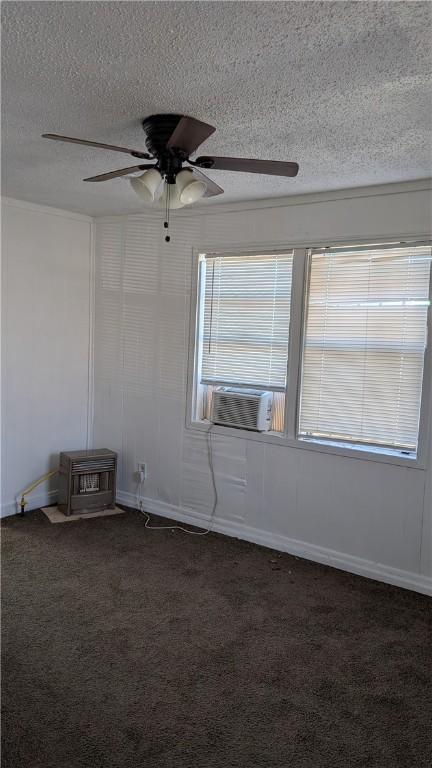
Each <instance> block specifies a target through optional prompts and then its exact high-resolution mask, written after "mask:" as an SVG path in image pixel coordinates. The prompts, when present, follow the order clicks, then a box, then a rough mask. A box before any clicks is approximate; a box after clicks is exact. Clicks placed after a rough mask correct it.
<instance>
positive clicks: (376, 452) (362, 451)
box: [186, 420, 425, 470]
mask: <svg viewBox="0 0 432 768" xmlns="http://www.w3.org/2000/svg"><path fill="white" fill-rule="evenodd" d="M210 426H211V432H212V435H224V436H225V437H235V438H240V439H242V440H253V441H255V442H259V443H272V444H273V445H281V446H284V447H286V448H296V449H300V450H306V451H315V452H316V453H327V454H333V455H335V456H343V457H346V458H349V459H357V460H361V461H374V462H377V463H380V464H393V465H395V466H399V467H405V468H406V469H420V470H424V469H425V465H424V463H423V462H420V461H419V459H418V457H416V456H414V455H411V456H403V455H401V453H400V451H396V450H392V449H384V448H378V447H371V446H363V445H350V444H347V443H342V442H333V441H332V442H330V441H324V440H317V439H311V438H293V437H288V436H286V435H282V434H280V433H278V432H252V431H249V430H247V429H234V428H232V427H222V426H219V425H217V424H214V425H213V426H212V425H211V424H210V422H209V421H206V420H205V421H204V420H203V421H192V422H190V423H188V424H187V425H186V428H187V429H190V430H192V431H196V432H201V433H203V432H208V430H209V429H210Z"/></svg>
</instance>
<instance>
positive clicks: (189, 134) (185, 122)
mask: <svg viewBox="0 0 432 768" xmlns="http://www.w3.org/2000/svg"><path fill="white" fill-rule="evenodd" d="M215 130H216V128H214V127H213V126H212V125H209V124H208V123H202V122H201V120H195V118H194V117H182V118H181V119H180V120H179V122H178V123H177V126H176V127H175V128H174V131H173V133H172V134H171V137H170V138H169V140H168V142H167V149H181V150H182V151H183V152H184V153H185V154H186V155H187V156H188V157H189V155H191V154H192V152H195V150H196V149H198V147H199V146H200V144H202V143H203V141H205V140H206V139H208V137H209V136H211V135H212V133H214V132H215Z"/></svg>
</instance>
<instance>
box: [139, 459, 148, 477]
mask: <svg viewBox="0 0 432 768" xmlns="http://www.w3.org/2000/svg"><path fill="white" fill-rule="evenodd" d="M137 471H138V472H142V473H143V475H144V480H145V479H146V478H147V462H145V461H139V462H138V464H137Z"/></svg>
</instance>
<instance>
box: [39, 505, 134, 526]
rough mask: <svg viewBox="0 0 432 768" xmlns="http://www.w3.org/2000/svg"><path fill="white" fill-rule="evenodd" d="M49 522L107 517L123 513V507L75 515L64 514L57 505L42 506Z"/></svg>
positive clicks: (67, 521)
mask: <svg viewBox="0 0 432 768" xmlns="http://www.w3.org/2000/svg"><path fill="white" fill-rule="evenodd" d="M42 512H44V513H45V515H46V516H47V518H48V520H49V521H50V523H69V522H71V521H72V520H87V519H88V518H89V517H109V516H110V515H124V509H120V508H119V507H114V509H101V510H99V511H98V512H80V513H79V514H76V515H65V514H64V512H60V510H59V508H58V507H42Z"/></svg>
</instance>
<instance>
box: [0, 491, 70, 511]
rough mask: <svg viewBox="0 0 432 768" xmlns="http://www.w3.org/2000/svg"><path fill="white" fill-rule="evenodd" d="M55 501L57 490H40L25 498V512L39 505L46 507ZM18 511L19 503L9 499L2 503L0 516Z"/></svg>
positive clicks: (37, 507)
mask: <svg viewBox="0 0 432 768" xmlns="http://www.w3.org/2000/svg"><path fill="white" fill-rule="evenodd" d="M56 501H57V490H52V491H41V492H40V493H32V494H31V496H29V497H28V499H27V504H26V507H25V511H26V512H31V510H32V509H39V508H40V507H48V506H49V505H50V504H53V503H54V502H56ZM18 511H19V505H17V503H16V501H10V502H8V503H6V504H2V506H1V510H0V517H9V516H10V515H16V513H17V512H18Z"/></svg>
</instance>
